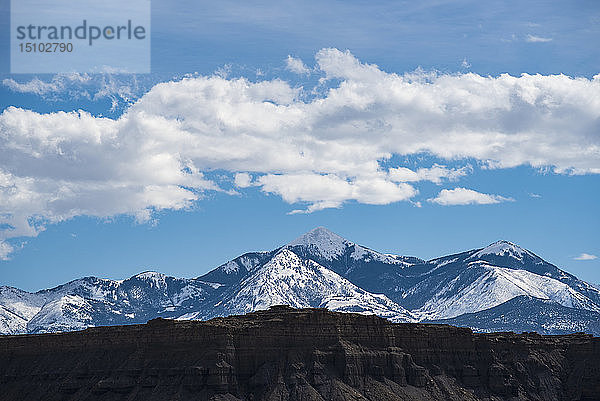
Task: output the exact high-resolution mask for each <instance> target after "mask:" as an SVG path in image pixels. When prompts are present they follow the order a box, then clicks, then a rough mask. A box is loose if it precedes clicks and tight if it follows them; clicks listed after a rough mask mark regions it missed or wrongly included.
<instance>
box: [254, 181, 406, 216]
mask: <svg viewBox="0 0 600 401" xmlns="http://www.w3.org/2000/svg"><path fill="white" fill-rule="evenodd" d="M258 184H259V185H260V186H261V188H262V190H263V191H264V192H267V193H274V194H277V195H280V196H281V197H282V198H283V200H284V201H286V202H288V203H297V202H305V203H309V204H310V205H309V207H308V209H307V211H309V212H312V211H316V210H322V209H325V208H331V207H340V206H341V205H342V204H343V203H344V202H345V201H348V200H355V201H357V202H360V203H365V204H370V205H385V204H388V203H393V202H398V201H403V200H408V199H410V198H412V197H413V196H415V195H416V194H417V190H416V189H415V188H414V187H412V186H411V185H409V184H405V183H400V184H397V183H393V182H390V181H389V180H387V179H386V177H385V176H384V175H383V174H380V175H375V176H372V177H364V178H356V179H344V178H340V177H339V176H337V175H334V174H327V175H321V174H314V173H300V174H267V175H263V176H261V177H260V178H259V179H258ZM295 212H298V211H295Z"/></svg>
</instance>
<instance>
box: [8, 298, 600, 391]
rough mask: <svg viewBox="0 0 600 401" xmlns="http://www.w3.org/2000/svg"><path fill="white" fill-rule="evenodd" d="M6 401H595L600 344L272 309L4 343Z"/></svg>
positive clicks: (574, 337)
mask: <svg viewBox="0 0 600 401" xmlns="http://www.w3.org/2000/svg"><path fill="white" fill-rule="evenodd" d="M0 400H10V401H17V400H27V401H34V400H144V401H152V400H157V401H166V400H231V401H234V400H302V401H312V400H386V401H387V400H490V401H491V400H544V401H550V400H600V338H598V337H592V336H590V335H585V334H571V335H560V336H542V335H539V334H536V333H523V334H514V333H492V334H473V333H472V332H471V330H470V329H466V328H457V327H453V326H448V325H436V324H419V323H415V324H406V323H402V324H394V323H391V322H389V321H387V320H385V319H382V318H379V317H376V316H365V315H358V314H351V313H335V312H330V311H327V310H324V309H291V308H288V307H273V308H271V309H270V310H267V311H262V312H254V313H250V314H247V315H244V316H230V317H226V318H215V319H212V320H209V321H206V322H200V321H172V320H164V319H155V320H151V321H150V322H148V323H147V324H142V325H131V326H111V327H95V328H88V329H86V330H83V331H78V332H69V333H60V334H40V335H19V336H0Z"/></svg>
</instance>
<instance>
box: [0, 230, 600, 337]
mask: <svg viewBox="0 0 600 401" xmlns="http://www.w3.org/2000/svg"><path fill="white" fill-rule="evenodd" d="M521 296H526V297H530V298H534V299H541V300H548V301H550V302H551V303H550V304H547V305H549V306H548V308H549V309H553V310H555V311H562V312H561V313H563V314H567V315H569V316H571V317H572V323H573V329H574V330H575V329H576V327H583V326H585V327H589V328H590V330H592V331H593V333H594V334H600V332H598V330H600V329H599V328H597V325H595V324H589V325H587V326H586V325H585V324H583V326H582V322H581V321H582V319H586V318H587V319H592V320H593V319H594V318H595V317H596V316H597V317H598V320H600V290H599V289H598V288H596V287H595V286H593V285H591V284H589V283H586V282H584V281H582V280H579V279H577V278H576V277H575V276H573V275H571V274H569V273H567V272H565V271H563V270H561V269H559V268H558V267H556V266H555V265H552V264H551V263H548V262H546V261H544V260H543V259H542V258H541V257H539V256H537V255H536V254H534V253H533V252H531V251H529V250H527V249H524V248H521V247H520V246H518V245H516V244H514V243H512V242H509V241H505V240H499V241H496V242H494V243H492V244H489V245H488V246H486V247H483V248H478V249H472V250H468V251H464V252H460V253H456V254H452V255H448V256H441V257H438V258H434V259H430V260H428V261H426V260H423V259H420V258H417V257H412V256H400V255H392V254H383V253H380V252H377V251H375V250H372V249H370V248H367V247H364V246H362V245H359V244H356V243H354V242H352V241H349V240H347V239H345V238H343V237H341V236H339V235H337V234H335V233H333V232H331V231H329V230H328V229H326V228H324V227H317V228H315V229H313V230H311V231H309V232H307V233H305V234H303V235H301V236H299V237H297V238H296V239H294V240H293V241H291V242H289V243H287V244H285V245H283V246H281V247H279V248H277V249H274V250H272V251H262V252H248V253H245V254H243V255H240V256H238V257H236V258H234V259H232V260H230V261H229V262H226V263H224V264H222V265H220V266H218V267H216V268H215V269H213V270H211V271H209V272H207V273H205V274H203V275H201V276H197V277H195V278H177V277H172V276H168V275H165V274H163V273H160V272H156V271H144V272H141V273H138V274H136V275H134V276H132V277H129V278H127V279H124V280H111V279H102V278H97V277H93V276H89V277H83V278H80V279H75V280H72V281H69V282H67V283H65V284H62V285H59V286H56V287H54V288H51V289H44V290H40V291H37V292H34V293H30V292H27V291H22V290H19V289H16V288H12V287H6V286H2V287H0V333H3V334H20V333H43V332H55V331H70V330H80V329H82V328H85V327H90V326H97V325H115V324H132V323H144V322H146V321H147V320H150V319H153V318H156V317H163V318H171V319H180V320H186V319H187V320H189V319H196V320H198V319H201V320H204V319H209V318H213V317H218V316H227V315H231V314H239V313H247V312H253V311H256V310H261V309H267V308H268V307H270V306H272V305H275V304H289V305H291V306H294V307H298V308H305V307H326V308H329V309H331V310H334V311H346V312H360V313H364V314H376V315H378V316H381V317H385V318H388V319H390V320H392V321H394V322H415V321H421V320H428V321H432V320H433V321H447V320H451V319H455V320H454V321H456V322H461V324H465V325H467V326H468V324H467V323H468V322H470V321H472V322H476V323H477V324H476V325H475V323H473V324H474V325H475V326H477V328H478V329H481V330H483V331H485V329H486V328H485V327H479V326H481V318H479V319H477V318H473V317H472V316H471V315H472V314H477V313H480V315H477V316H487V315H485V314H484V313H482V312H483V311H486V310H492V309H494V308H497V307H499V306H500V305H505V306H504V308H505V309H506V307H507V306H506V305H512V304H511V303H509V302H510V301H511V300H512V299H515V298H518V297H521ZM527 305H528V307H529V312H527V311H524V312H523V313H525V314H527V313H529V314H530V315H531V317H532V319H533V320H535V317H536V315H535V314H537V315H539V311H540V310H541V309H543V307H544V306H543V305H546V304H543V303H542V304H539V303H536V302H529V303H527ZM521 306H522V305H521ZM540 308H541V309H540ZM563 308H568V309H563ZM570 309H572V310H573V311H575V312H573V313H571V311H570ZM577 311H582V312H581V313H579V312H577ZM523 313H521V314H518V315H515V319H517V320H519V319H525V318H526V317H524V315H523ZM557 313H558V312H557ZM466 315H468V316H470V317H469V319H471V320H469V319H467V318H464V319H462V320H461V319H460V317H461V316H463V317H464V316H466ZM542 315H544V314H542ZM490 316H491V315H490ZM550 318H551V317H550V315H548V319H550ZM473 319H475V320H473ZM513 323H514V324H513ZM513 323H510V322H506V323H505V325H506V326H507V327H509V326H510V327H513V326H514V327H519V324H517V322H516V321H515V322H513ZM592 323H593V322H592ZM511 324H512V326H511ZM565 325H566V326H565ZM565 325H563V326H561V330H563V331H564V329H565V327H568V322H566V323H565ZM475 326H474V328H475ZM545 327H552V324H551V322H540V323H539V328H540V330H541V331H544V330H545V331H544V332H547V331H548V330H546V328H545Z"/></svg>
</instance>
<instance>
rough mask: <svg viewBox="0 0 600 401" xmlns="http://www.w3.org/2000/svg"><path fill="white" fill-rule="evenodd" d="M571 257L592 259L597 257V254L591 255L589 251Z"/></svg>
mask: <svg viewBox="0 0 600 401" xmlns="http://www.w3.org/2000/svg"><path fill="white" fill-rule="evenodd" d="M573 259H575V260H594V259H598V256H596V255H591V254H589V253H582V254H581V255H579V256H577V257H575V258H573Z"/></svg>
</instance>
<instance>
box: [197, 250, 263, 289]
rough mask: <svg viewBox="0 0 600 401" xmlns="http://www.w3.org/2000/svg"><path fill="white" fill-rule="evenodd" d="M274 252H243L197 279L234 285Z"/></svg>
mask: <svg viewBox="0 0 600 401" xmlns="http://www.w3.org/2000/svg"><path fill="white" fill-rule="evenodd" d="M274 254H275V252H274V251H273V252H249V253H245V254H243V255H242V256H238V257H237V258H235V259H233V260H230V261H229V262H227V263H224V264H222V265H221V266H219V267H217V268H216V269H213V270H211V271H209V272H208V273H206V274H204V275H203V276H200V277H198V278H197V279H198V280H201V281H205V282H212V283H218V284H220V285H236V284H238V283H239V282H240V281H241V280H242V279H244V277H246V276H247V275H248V274H249V273H250V272H252V271H253V270H254V269H256V268H257V267H259V266H262V265H264V264H265V263H267V262H268V261H269V260H270V259H271V258H272V257H273V255H274Z"/></svg>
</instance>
